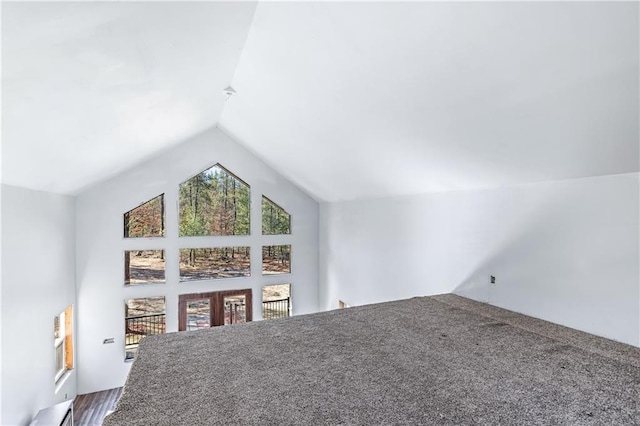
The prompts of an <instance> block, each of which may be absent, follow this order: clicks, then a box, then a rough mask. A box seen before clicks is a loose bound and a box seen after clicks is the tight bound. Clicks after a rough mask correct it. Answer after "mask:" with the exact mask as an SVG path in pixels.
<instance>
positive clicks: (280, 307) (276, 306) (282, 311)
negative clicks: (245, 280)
mask: <svg viewBox="0 0 640 426" xmlns="http://www.w3.org/2000/svg"><path fill="white" fill-rule="evenodd" d="M290 315H291V297H287V298H286V299H278V300H265V301H263V302H262V318H263V319H275V318H286V317H288V316H290Z"/></svg>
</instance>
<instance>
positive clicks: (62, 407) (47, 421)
mask: <svg viewBox="0 0 640 426" xmlns="http://www.w3.org/2000/svg"><path fill="white" fill-rule="evenodd" d="M45 425H46V426H73V400H72V399H70V400H68V401H64V402H61V403H60V404H56V405H52V406H51V407H47V408H44V409H42V410H40V411H38V414H37V415H36V416H35V417H34V418H33V420H32V421H31V423H29V426H45Z"/></svg>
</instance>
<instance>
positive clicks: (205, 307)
mask: <svg viewBox="0 0 640 426" xmlns="http://www.w3.org/2000/svg"><path fill="white" fill-rule="evenodd" d="M251 319H252V309H251V289H244V290H225V291H213V292H209V293H191V294H181V295H180V297H179V299H178V330H180V331H186V330H197V329H199V328H207V327H216V326H219V325H228V324H239V323H243V322H249V321H251Z"/></svg>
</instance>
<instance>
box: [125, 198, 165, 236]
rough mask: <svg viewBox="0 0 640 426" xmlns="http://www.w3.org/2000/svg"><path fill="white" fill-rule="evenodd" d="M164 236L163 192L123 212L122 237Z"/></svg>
mask: <svg viewBox="0 0 640 426" xmlns="http://www.w3.org/2000/svg"><path fill="white" fill-rule="evenodd" d="M163 236H164V194H160V195H158V196H157V197H155V198H152V199H151V200H149V201H147V202H145V203H143V204H141V205H139V206H138V207H136V208H135V209H133V210H129V211H128V212H126V213H125V214H124V237H125V238H140V237H163Z"/></svg>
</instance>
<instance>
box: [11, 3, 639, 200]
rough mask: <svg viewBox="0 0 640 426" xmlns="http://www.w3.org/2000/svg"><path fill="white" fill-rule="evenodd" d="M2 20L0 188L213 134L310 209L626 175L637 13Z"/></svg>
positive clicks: (217, 6) (147, 7)
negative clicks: (251, 155)
mask: <svg viewBox="0 0 640 426" xmlns="http://www.w3.org/2000/svg"><path fill="white" fill-rule="evenodd" d="M2 6H3V10H2V24H3V28H2V37H3V40H2V61H3V69H2V72H3V73H2V84H3V87H2V102H3V105H2V106H3V112H2V118H3V127H2V167H3V170H2V180H3V182H4V183H9V184H13V185H18V186H24V187H29V188H34V189H43V190H49V191H54V192H63V193H77V192H78V191H80V190H81V189H82V188H84V187H86V186H87V185H90V184H92V183H95V182H97V181H99V180H101V179H104V178H106V177H109V176H111V175H113V174H116V173H118V172H120V171H122V170H123V169H125V168H128V167H130V166H132V165H134V164H136V163H137V162H139V161H144V159H145V158H148V157H149V156H150V155H153V154H154V153H156V152H158V151H159V150H163V149H166V148H167V147H169V146H171V145H173V144H176V143H179V142H180V141H182V140H184V139H185V138H187V137H189V136H190V135H193V134H195V133H197V132H199V131H201V130H203V129H205V128H207V127H210V126H213V125H215V124H216V123H218V125H219V127H220V128H222V129H223V130H225V131H226V132H227V133H229V134H230V135H232V136H234V137H235V138H236V139H237V140H239V141H240V142H241V143H243V144H244V145H245V146H247V147H248V148H249V149H251V150H252V151H253V152H255V153H256V154H257V155H259V156H260V157H262V158H263V159H264V160H265V161H267V162H268V163H269V164H271V165H272V166H273V167H274V168H276V169H277V170H278V171H280V172H281V173H282V174H283V175H285V176H286V177H288V178H290V179H291V180H292V181H294V182H296V183H297V184H298V185H300V186H301V187H302V188H303V189H305V190H307V191H308V192H309V193H310V194H311V195H313V196H314V197H316V198H317V199H318V200H324V201H337V200H349V199H357V198H368V197H382V196H388V195H401V194H408V193H422V192H428V191H441V190H450V189H473V188H484V187H494V186H502V185H512V184H517V183H524V182H536V181H544V180H556V179H565V178H573V177H583V176H597V175H604V174H615V173H626V172H634V171H639V165H638V164H639V149H638V139H639V130H638V113H639V107H638V92H639V87H638V86H639V85H638V74H639V69H638V48H639V46H638V36H639V32H638V15H639V14H638V7H639V5H638V3H607V2H601V3H591V2H588V3H582V2H581V3H573V2H554V3H551V2H549V3H544V2H543V3H528V2H527V3H505V2H487V3H482V2H472V3H456V2H452V3H434V2H430V3H396V2H389V3H384V2H377V3H360V2H355V3H347V2H323V3H271V2H266V3H260V4H259V5H258V6H257V8H256V4H255V3H242V2H240V3H179V2H171V3H156V2H154V3H125V2H117V3H74V4H69V3H66V4H65V3H46V4H45V3H38V4H33V3H13V4H11V3H3V5H2ZM254 12H255V16H254ZM252 19H253V21H252ZM245 40H246V44H245ZM243 46H244V47H243ZM230 83H231V84H232V85H233V87H234V88H235V89H236V91H237V92H238V93H237V95H234V96H233V97H232V98H231V99H229V101H227V103H226V105H225V104H224V98H223V95H222V89H223V88H224V87H226V86H227V85H228V84H230ZM223 107H224V110H223Z"/></svg>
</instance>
